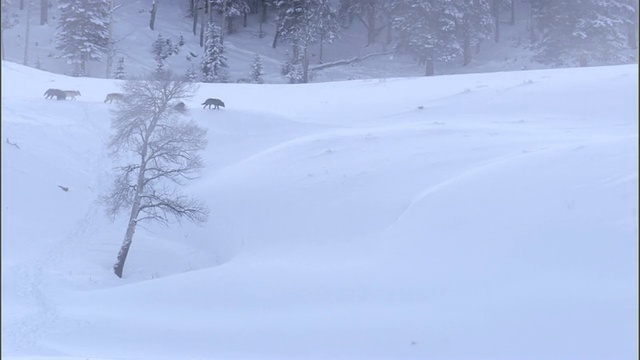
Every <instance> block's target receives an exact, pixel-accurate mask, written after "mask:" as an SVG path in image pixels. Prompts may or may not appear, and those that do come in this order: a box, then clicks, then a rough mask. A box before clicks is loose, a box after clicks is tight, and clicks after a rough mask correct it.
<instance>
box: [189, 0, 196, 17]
mask: <svg viewBox="0 0 640 360" xmlns="http://www.w3.org/2000/svg"><path fill="white" fill-rule="evenodd" d="M194 7H195V0H189V13H191V16H195V11H194V10H195V9H194Z"/></svg>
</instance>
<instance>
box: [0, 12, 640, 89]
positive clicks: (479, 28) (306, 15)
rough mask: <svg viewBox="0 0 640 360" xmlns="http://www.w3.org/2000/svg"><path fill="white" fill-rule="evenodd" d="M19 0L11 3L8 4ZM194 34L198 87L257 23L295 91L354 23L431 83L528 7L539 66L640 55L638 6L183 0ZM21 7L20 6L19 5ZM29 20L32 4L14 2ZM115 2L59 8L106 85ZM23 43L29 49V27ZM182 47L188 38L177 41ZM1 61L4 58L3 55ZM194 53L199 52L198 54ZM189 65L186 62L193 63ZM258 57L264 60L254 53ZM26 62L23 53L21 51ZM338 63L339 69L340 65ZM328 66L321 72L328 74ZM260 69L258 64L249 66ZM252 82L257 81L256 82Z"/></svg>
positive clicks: (220, 75) (60, 33)
mask: <svg viewBox="0 0 640 360" xmlns="http://www.w3.org/2000/svg"><path fill="white" fill-rule="evenodd" d="M14 1H16V0H14ZM38 1H39V2H40V10H41V23H46V22H47V21H48V10H47V9H48V8H49V7H50V6H51V5H50V3H49V0H38ZM184 1H185V7H186V8H187V9H188V10H187V11H188V17H190V20H185V21H192V23H193V26H192V31H193V35H194V36H198V31H199V45H200V47H202V54H203V56H202V60H200V63H199V64H192V66H191V67H190V68H189V70H188V72H187V74H185V76H186V77H188V78H190V79H192V80H198V81H203V82H226V81H228V77H227V76H226V70H225V69H226V68H227V67H228V63H227V58H226V55H225V49H224V38H225V36H232V35H233V33H234V32H235V31H236V27H237V26H240V25H239V23H240V22H241V24H242V25H241V26H247V19H248V17H250V16H254V17H256V18H257V20H258V22H259V24H260V27H259V31H258V35H259V37H260V38H264V37H266V35H267V34H266V32H264V31H263V25H264V24H266V23H271V25H273V28H274V29H275V31H274V33H273V38H272V39H271V42H272V47H274V48H275V47H277V46H278V45H280V44H287V45H290V46H291V52H290V54H291V55H290V58H289V59H288V60H287V61H286V62H285V63H284V64H283V65H282V75H283V76H285V77H286V78H287V79H289V82H291V83H298V82H302V83H305V82H309V81H310V77H311V71H312V70H313V68H312V67H311V65H310V62H311V61H310V56H311V55H310V54H311V53H312V52H317V53H318V61H320V62H322V60H323V59H322V56H323V48H324V46H326V45H327V44H331V43H333V42H335V41H336V40H337V39H339V37H340V35H341V32H342V31H343V30H344V29H347V28H349V27H351V26H353V24H354V23H359V24H361V25H362V26H364V28H365V29H366V34H365V38H364V39H363V45H364V46H369V45H371V44H374V43H381V44H383V48H384V49H385V53H386V52H395V53H398V54H403V55H407V56H412V57H413V58H415V59H416V61H418V63H419V64H420V65H421V66H424V74H425V75H427V76H429V75H434V74H435V70H434V66H435V64H436V61H442V62H448V61H454V60H456V61H457V60H459V59H461V64H462V65H463V66H465V65H467V64H469V63H470V62H471V61H472V58H473V56H474V54H477V53H478V52H480V51H481V45H482V43H483V42H485V41H495V42H499V41H501V39H500V36H501V26H504V25H505V24H507V25H509V24H510V25H513V24H515V22H516V16H515V14H516V9H517V7H518V6H528V7H529V8H530V14H531V18H530V19H529V25H528V33H529V39H528V40H529V41H528V46H529V47H530V48H531V49H532V50H534V52H535V60H537V61H539V62H541V63H545V64H549V65H554V66H575V65H578V66H588V65H590V64H594V63H620V62H628V61H629V59H627V58H626V57H625V54H626V52H625V50H626V49H630V48H631V49H636V48H637V31H638V1H637V0H184ZM25 2H26V5H25V4H24V3H25ZM10 3H11V0H2V7H3V21H2V30H3V31H4V29H6V28H9V27H11V26H13V25H15V20H14V19H12V18H11V17H10V16H11V15H10V14H9V12H8V11H6V10H7V9H8V6H9V4H10ZM25 6H26V7H27V11H29V16H30V12H31V8H32V7H33V0H20V8H21V9H22V8H23V7H25ZM118 8H119V5H118V4H116V0H58V10H59V13H60V16H59V17H58V19H57V22H58V24H57V33H56V44H57V49H58V50H59V51H60V53H61V56H62V57H63V58H65V59H66V60H67V63H68V64H69V65H70V67H71V73H72V74H73V75H76V76H84V75H85V74H86V63H87V62H88V61H99V60H102V59H103V58H104V57H106V63H107V74H106V77H108V78H113V77H119V78H122V77H124V76H125V75H124V58H120V59H118V68H117V69H116V70H115V71H114V70H113V69H112V67H113V66H112V64H113V62H114V54H115V49H116V46H115V44H116V43H117V40H115V39H114V38H113V26H114V16H117V15H116V14H117V11H116V10H117V9H118ZM158 11H162V7H161V3H160V1H159V0H151V9H150V11H149V13H150V21H149V27H150V28H151V29H152V30H157V31H159V32H160V29H161V27H162V24H157V23H156V20H155V19H156V14H157V12H158ZM26 28H27V34H26V36H25V37H26V38H27V39H26V40H25V41H28V31H29V30H28V29H29V26H27V27H26ZM170 41H171V39H166V38H162V37H161V34H160V35H159V38H158V40H157V41H156V42H154V44H153V45H152V49H151V50H152V53H153V54H154V56H155V60H156V64H157V66H158V70H161V68H162V64H163V62H164V61H165V60H166V59H167V58H168V57H169V56H170V55H172V54H175V53H177V51H179V47H175V45H174V44H172V43H170ZM180 42H182V43H183V42H184V39H180ZM3 54H4V51H3ZM194 55H195V54H194ZM194 58H195V56H194V57H188V59H190V60H193V59H194ZM256 59H258V61H260V57H259V54H256ZM24 62H25V64H26V63H28V46H25V61H24ZM339 63H341V62H336V64H339ZM327 66H330V65H325V66H323V67H327ZM256 68H260V69H261V68H262V65H261V64H260V63H256V60H255V59H254V63H253V64H252V65H251V71H252V72H253V69H256ZM255 77H256V78H255V79H252V81H255V82H258V78H261V74H258V75H257V76H255Z"/></svg>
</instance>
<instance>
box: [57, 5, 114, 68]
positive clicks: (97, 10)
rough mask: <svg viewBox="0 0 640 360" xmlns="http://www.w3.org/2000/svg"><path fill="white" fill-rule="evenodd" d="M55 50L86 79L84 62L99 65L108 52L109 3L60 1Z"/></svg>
mask: <svg viewBox="0 0 640 360" xmlns="http://www.w3.org/2000/svg"><path fill="white" fill-rule="evenodd" d="M58 7H59V9H60V15H59V18H58V21H59V24H58V29H59V32H58V33H57V34H56V40H57V46H56V48H57V49H58V50H60V51H62V57H63V58H65V59H66V60H67V63H68V64H70V65H71V66H72V68H73V75H74V76H83V75H86V63H87V61H98V60H100V59H101V58H102V54H104V53H105V52H106V50H107V42H108V38H109V35H108V21H109V0H59V6H58Z"/></svg>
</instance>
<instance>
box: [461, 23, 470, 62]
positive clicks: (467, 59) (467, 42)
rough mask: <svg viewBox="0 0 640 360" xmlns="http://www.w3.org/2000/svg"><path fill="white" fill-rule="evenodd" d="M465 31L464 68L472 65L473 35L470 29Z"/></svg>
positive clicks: (463, 46)
mask: <svg viewBox="0 0 640 360" xmlns="http://www.w3.org/2000/svg"><path fill="white" fill-rule="evenodd" d="M463 21H464V20H463ZM463 31H464V35H463V36H464V38H463V41H462V66H467V65H469V64H470V63H471V34H470V33H469V28H468V27H466V26H465V29H464V30H463Z"/></svg>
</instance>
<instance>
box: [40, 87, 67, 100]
mask: <svg viewBox="0 0 640 360" xmlns="http://www.w3.org/2000/svg"><path fill="white" fill-rule="evenodd" d="M54 96H55V97H56V98H58V100H65V99H66V98H67V95H66V94H65V92H64V91H62V90H60V89H49V90H47V91H45V92H44V98H45V99H53V97H54Z"/></svg>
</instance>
